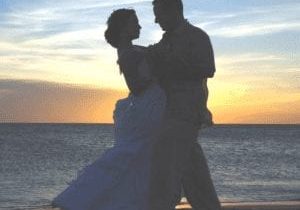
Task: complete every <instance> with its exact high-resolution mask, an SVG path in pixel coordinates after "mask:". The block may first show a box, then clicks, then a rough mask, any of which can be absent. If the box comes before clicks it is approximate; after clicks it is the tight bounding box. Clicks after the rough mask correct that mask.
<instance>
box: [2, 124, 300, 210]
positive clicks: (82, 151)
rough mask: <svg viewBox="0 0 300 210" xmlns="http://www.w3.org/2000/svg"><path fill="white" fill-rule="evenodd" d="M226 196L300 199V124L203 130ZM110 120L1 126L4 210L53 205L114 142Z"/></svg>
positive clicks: (238, 199)
mask: <svg viewBox="0 0 300 210" xmlns="http://www.w3.org/2000/svg"><path fill="white" fill-rule="evenodd" d="M198 141H199V143H200V144H201V145H202V147H203V150H204V152H205V155H206V158H207V160H208V164H209V167H210V171H211V174H212V178H213V180H214V184H215V187H216V190H217V193H218V196H219V197H220V199H221V201H226V202H227V201H228V202H242V201H282V200H288V201H290V200H299V199H300V125H216V126H214V127H212V128H208V129H204V130H202V131H200V133H199V138H198ZM113 143H114V140H113V126H112V125H105V124H0V209H1V210H2V209H3V210H4V209H9V210H11V209H36V208H41V209H42V208H43V207H45V206H48V205H49V204H50V201H51V200H52V199H53V198H54V197H55V196H56V195H57V194H58V193H59V192H61V191H62V190H63V189H64V188H65V187H66V186H67V183H68V182H70V181H71V180H72V179H74V178H75V177H76V173H77V172H78V171H79V170H80V169H82V168H83V167H84V166H85V165H87V164H89V163H91V162H93V161H94V160H95V159H96V158H98V157H99V156H101V154H103V152H104V151H105V150H106V149H108V148H110V147H112V146H113Z"/></svg>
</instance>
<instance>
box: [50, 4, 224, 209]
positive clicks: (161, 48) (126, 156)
mask: <svg viewBox="0 0 300 210" xmlns="http://www.w3.org/2000/svg"><path fill="white" fill-rule="evenodd" d="M153 11H154V15H155V22H156V23H158V24H159V25H160V26H161V28H162V29H163V30H164V31H165V33H164V35H163V38H162V39H161V41H160V42H159V43H157V44H154V45H151V46H149V47H142V46H136V45H133V44H132V41H133V40H134V39H137V38H139V33H140V29H141V26H140V25H139V22H138V18H137V16H136V13H135V11H134V10H132V9H119V10H116V11H114V12H113V13H112V14H111V16H110V17H109V19H108V21H107V25H108V28H107V30H106V32H105V38H106V40H107V42H108V43H109V44H111V45H112V46H113V47H115V48H117V52H118V64H119V67H120V71H121V73H122V74H123V75H124V77H125V80H126V84H127V86H128V88H129V90H130V94H129V96H128V97H127V98H125V99H121V100H118V102H117V104H116V107H115V110H114V114H113V117H114V129H115V133H114V134H115V145H114V147H112V148H111V149H109V150H107V151H106V152H105V153H104V154H103V155H102V156H101V157H99V158H98V159H96V161H94V162H93V163H92V164H90V165H88V166H86V167H85V168H84V169H83V170H82V171H81V173H80V174H79V176H78V177H77V178H76V179H75V180H73V181H72V182H71V183H70V184H69V186H68V187H67V188H66V189H65V190H64V191H63V192H61V193H60V194H59V195H58V196H57V197H56V198H54V199H53V201H52V206H53V207H59V208H61V209H64V210H173V209H175V206H176V204H177V203H178V202H179V201H180V199H181V190H182V189H183V190H184V193H185V195H186V197H187V199H188V201H189V203H190V204H191V205H192V207H193V209H195V210H220V209H221V208H220V202H219V200H218V197H217V194H216V191H215V189H214V186H213V183H212V179H211V176H210V173H209V169H208V166H207V161H206V159H205V157H204V154H203V151H202V149H201V146H200V145H199V144H198V142H197V136H198V131H199V129H200V128H203V127H205V126H210V125H212V116H211V113H210V112H209V110H208V109H207V104H206V103H207V97H208V89H207V78H210V77H213V76H214V72H215V65H214V56H213V49H212V46H211V43H210V40H209V37H208V35H207V34H206V33H205V32H204V31H202V30H201V29H199V28H197V27H195V26H193V25H191V24H190V23H189V22H188V21H187V20H186V19H185V18H184V16H183V5H182V1H181V0H154V1H153Z"/></svg>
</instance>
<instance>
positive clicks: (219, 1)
mask: <svg viewBox="0 0 300 210" xmlns="http://www.w3.org/2000/svg"><path fill="white" fill-rule="evenodd" d="M183 2H184V11H185V16H186V18H187V19H188V20H189V21H190V22H191V23H192V24H194V25H196V26H199V27H201V28H202V29H204V30H205V31H206V32H207V33H208V34H209V35H210V38H211V41H212V44H213V48H214V52H215V61H216V67H217V72H216V75H215V77H214V78H213V79H210V80H209V89H210V96H209V108H210V109H211V111H212V112H213V115H214V121H215V122H216V123H282V124H284V123H300V13H299V11H300V1H299V0H293V1H292V0H263V1H262V0H243V1H241V0H183ZM118 8H134V9H136V11H137V15H138V17H139V20H140V25H141V26H142V27H143V28H142V32H141V37H140V39H139V40H136V41H135V44H140V45H145V46H147V45H149V44H152V43H155V42H157V41H159V39H160V38H161V35H162V31H161V29H160V28H159V26H158V25H156V24H155V23H154V16H153V12H152V5H151V1H146V0H145V1H144V0H116V1H112V0H110V1H108V0H105V1H104V0H63V1H59V0H0V122H84V123H89V122H91V123H92V122H93V123H95V122H99V123H104V122H108V123H110V122H112V112H113V109H114V104H115V102H116V100H117V99H119V98H123V97H126V95H127V93H128V91H127V88H126V86H125V82H124V79H123V78H122V76H121V75H120V74H119V70H118V66H117V63H116V59H117V56H116V50H115V49H113V48H112V47H111V46H110V45H108V44H107V43H106V42H105V40H104V37H103V33H104V30H105V28H106V20H107V17H108V16H109V14H110V13H111V12H112V11H113V10H115V9H118Z"/></svg>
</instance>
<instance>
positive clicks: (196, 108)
mask: <svg viewBox="0 0 300 210" xmlns="http://www.w3.org/2000/svg"><path fill="white" fill-rule="evenodd" d="M147 59H148V62H149V64H151V66H152V68H151V70H152V72H153V74H154V75H155V76H156V77H157V78H158V80H159V81H160V84H161V86H162V87H163V88H164V89H165V91H166V94H167V117H170V118H175V119H178V120H183V121H189V122H191V123H193V124H196V125H198V126H199V127H201V126H203V125H205V124H206V125H210V124H212V115H211V113H210V111H209V110H208V109H207V99H208V88H207V78H211V77H213V76H214V73H215V71H216V69H215V62H214V53H213V48H212V45H211V42H210V39H209V36H208V35H207V34H206V33H205V32H204V31H203V30H201V29H200V28H197V27H195V26H193V25H191V24H190V23H188V22H187V21H183V22H182V23H181V24H180V25H179V26H178V27H177V28H176V29H175V30H174V31H172V32H165V34H164V35H163V38H162V39H161V41H160V42H158V43H157V44H154V45H151V46H149V47H148V50H147Z"/></svg>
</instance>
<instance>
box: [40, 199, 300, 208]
mask: <svg viewBox="0 0 300 210" xmlns="http://www.w3.org/2000/svg"><path fill="white" fill-rule="evenodd" d="M50 209H51V210H58V208H54V209H53V208H45V209H36V210H50ZM176 209H178V210H191V209H192V208H191V206H190V205H189V204H188V203H187V202H182V203H181V204H180V205H178V206H177V207H176ZM222 210H300V201H274V202H223V203H222Z"/></svg>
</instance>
